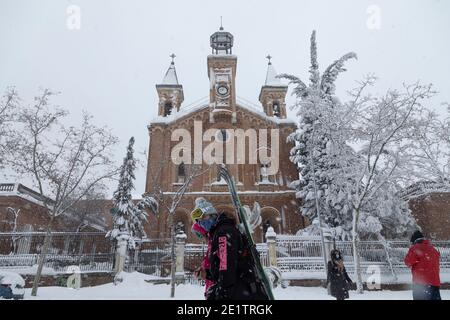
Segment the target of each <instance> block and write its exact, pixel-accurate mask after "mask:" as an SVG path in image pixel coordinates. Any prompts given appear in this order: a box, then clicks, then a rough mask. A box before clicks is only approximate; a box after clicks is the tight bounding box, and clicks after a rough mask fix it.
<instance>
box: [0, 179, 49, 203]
mask: <svg viewBox="0 0 450 320" xmlns="http://www.w3.org/2000/svg"><path fill="white" fill-rule="evenodd" d="M0 196H17V197H20V198H22V199H25V200H27V201H29V202H32V203H34V204H37V205H39V206H41V207H45V204H44V199H45V200H47V203H48V205H49V206H51V205H52V204H53V202H54V201H53V200H52V199H50V198H47V197H43V196H42V195H41V194H40V193H39V192H36V191H34V190H32V189H30V188H28V187H26V186H24V185H22V184H20V183H0Z"/></svg>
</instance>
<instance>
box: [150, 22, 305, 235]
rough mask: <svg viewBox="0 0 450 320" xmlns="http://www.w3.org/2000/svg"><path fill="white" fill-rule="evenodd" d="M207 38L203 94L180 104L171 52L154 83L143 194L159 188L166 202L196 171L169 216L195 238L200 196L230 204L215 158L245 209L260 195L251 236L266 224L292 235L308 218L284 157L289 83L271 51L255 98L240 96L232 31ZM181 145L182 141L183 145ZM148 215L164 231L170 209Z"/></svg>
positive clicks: (289, 126) (290, 125) (153, 229)
mask: <svg viewBox="0 0 450 320" xmlns="http://www.w3.org/2000/svg"><path fill="white" fill-rule="evenodd" d="M210 45H211V48H212V52H211V54H210V55H208V57H207V68H208V69H207V70H208V77H209V82H210V90H209V99H208V100H207V101H204V102H200V103H198V104H197V105H193V106H192V105H191V106H187V107H185V106H183V101H184V93H183V85H182V84H180V83H179V82H178V77H177V73H176V69H175V63H174V61H173V59H174V57H175V56H174V55H172V62H171V64H170V66H169V68H168V70H167V72H166V74H165V76H164V78H163V80H162V82H161V83H160V84H157V85H156V90H157V92H158V97H159V101H158V104H157V108H158V116H157V117H156V118H155V119H153V120H152V122H151V123H150V124H149V125H148V133H149V137H150V141H149V152H148V167H147V180H146V187H145V194H148V195H151V194H153V193H154V192H155V190H157V189H158V190H161V191H162V192H163V193H164V197H165V199H167V200H168V202H170V200H169V199H170V197H172V196H173V195H174V194H175V193H176V192H177V191H178V190H179V189H180V187H181V186H182V185H183V184H184V182H185V181H186V179H188V178H189V176H190V175H192V173H193V172H196V175H195V176H194V177H193V180H192V183H191V184H190V187H189V188H188V189H187V190H186V193H185V194H184V197H183V198H182V200H181V202H180V203H179V205H178V207H177V209H176V212H175V215H174V222H175V223H176V225H177V227H178V228H180V229H182V230H183V231H184V232H185V233H186V235H187V236H188V242H195V239H194V237H193V236H192V234H191V232H190V228H191V226H192V222H191V221H190V212H191V211H192V210H193V208H194V202H195V199H196V198H197V197H204V198H206V199H207V200H208V201H210V202H211V203H212V204H213V205H214V206H215V207H216V209H217V210H218V211H220V210H227V211H229V212H234V211H235V210H234V208H233V206H232V203H231V197H230V194H229V192H228V188H227V185H226V184H225V183H224V182H223V181H218V179H217V163H225V164H226V165H227V167H228V169H229V171H230V172H231V174H232V175H233V177H234V179H235V182H236V185H237V189H238V194H239V197H240V200H241V202H242V203H243V204H244V205H248V206H249V207H250V208H253V207H254V206H255V202H257V203H258V204H259V206H260V208H261V217H262V223H261V225H260V226H259V227H258V228H257V230H256V232H255V234H254V238H255V241H256V242H262V241H264V239H265V238H264V234H265V231H266V230H267V228H268V227H269V226H272V227H273V228H274V230H275V232H276V233H283V234H295V233H296V232H297V231H298V230H299V229H301V228H304V227H305V223H306V221H304V219H303V218H302V217H301V215H300V213H299V209H298V200H297V199H296V197H295V191H294V190H292V189H291V188H289V184H290V183H291V182H292V181H294V180H296V179H298V172H297V169H296V167H295V165H294V164H293V163H292V162H291V161H290V160H289V152H290V150H291V148H292V144H290V143H288V142H286V138H287V137H288V135H289V134H290V133H292V132H294V131H295V130H296V123H295V121H294V120H292V119H288V118H287V115H286V103H285V97H286V93H287V90H288V88H287V86H286V85H284V84H282V83H281V81H280V80H279V79H278V78H277V77H276V75H277V73H276V71H275V69H274V66H273V64H272V63H271V61H270V58H271V57H270V56H268V59H269V62H268V65H267V75H266V79H265V81H264V82H262V86H261V91H260V94H259V102H260V104H258V105H257V104H253V103H251V102H248V101H246V100H245V99H243V98H240V97H239V96H238V93H239V88H236V76H237V56H236V55H234V54H233V52H232V50H233V35H232V34H231V33H229V32H226V31H225V30H224V29H223V27H220V30H219V31H217V32H215V33H214V34H212V35H211V37H210ZM205 80H206V79H205ZM254 80H255V79H249V81H254ZM261 80H263V79H261ZM211 129H215V131H214V130H211ZM211 132H216V133H215V134H214V133H213V134H211ZM199 134H200V135H199ZM186 135H187V137H186ZM239 135H240V136H239ZM239 138H240V140H239ZM214 143H215V146H217V143H219V144H220V145H221V146H222V145H223V149H221V150H218V148H214V147H211V144H214ZM180 145H184V146H185V147H186V148H184V149H183V148H182V149H180V148H179V147H180ZM177 148H178V149H177ZM177 150H178V151H177ZM211 150H213V151H214V152H212V153H211V157H212V160H211V159H206V158H205V154H209V152H208V151H211ZM174 154H177V157H174ZM235 155H237V157H235ZM242 158H245V159H242ZM255 159H256V161H255ZM275 162H276V165H275ZM150 219H151V221H150V223H149V224H147V228H146V229H148V230H147V234H148V236H149V237H150V238H166V237H168V236H169V232H170V228H169V225H168V220H169V219H168V212H167V208H165V207H164V206H161V208H160V213H159V215H158V216H157V217H153V216H152V217H150Z"/></svg>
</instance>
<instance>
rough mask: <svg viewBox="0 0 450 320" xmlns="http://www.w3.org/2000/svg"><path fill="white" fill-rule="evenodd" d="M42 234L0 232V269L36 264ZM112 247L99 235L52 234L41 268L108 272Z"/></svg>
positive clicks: (43, 234) (43, 237)
mask: <svg viewBox="0 0 450 320" xmlns="http://www.w3.org/2000/svg"><path fill="white" fill-rule="evenodd" d="M45 235H46V234H45V232H18V233H0V268H1V269H18V268H19V269H23V268H27V267H33V266H35V265H37V264H38V261H39V256H40V253H41V250H42V248H43V246H44V240H45ZM113 260H114V248H113V246H112V243H111V241H110V240H109V239H106V238H105V233H102V232H89V233H87V232H83V233H78V232H52V233H51V235H50V238H49V249H48V251H47V255H46V259H45V264H44V267H45V268H48V269H50V270H51V271H53V272H58V273H59V272H65V271H66V270H67V267H68V266H73V265H76V266H78V267H79V268H80V270H81V271H111V270H112V268H113V263H114V261H113Z"/></svg>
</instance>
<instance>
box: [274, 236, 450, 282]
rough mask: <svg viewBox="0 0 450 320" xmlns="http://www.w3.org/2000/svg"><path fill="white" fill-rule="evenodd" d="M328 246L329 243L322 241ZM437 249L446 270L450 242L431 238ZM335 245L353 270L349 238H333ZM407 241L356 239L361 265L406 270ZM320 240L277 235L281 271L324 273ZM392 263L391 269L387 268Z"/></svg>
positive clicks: (347, 267)
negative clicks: (346, 239)
mask: <svg viewBox="0 0 450 320" xmlns="http://www.w3.org/2000/svg"><path fill="white" fill-rule="evenodd" d="M326 244H327V247H328V248H332V246H333V244H332V243H330V242H328V243H326ZM432 244H433V246H434V247H435V248H436V249H437V250H438V251H439V252H440V255H441V261H440V267H441V270H443V271H444V272H450V241H433V242H432ZM335 245H336V248H337V249H339V250H340V251H341V253H342V255H343V257H344V262H345V265H346V269H347V270H348V271H349V272H353V271H354V262H353V261H354V260H353V247H352V242H351V241H336V243H335ZM409 247H410V243H409V242H408V241H386V242H385V243H383V242H381V241H360V242H359V244H358V252H359V256H360V263H361V267H362V268H367V267H368V266H373V265H377V266H379V267H380V269H381V271H382V272H383V273H392V272H394V273H409V272H410V270H409V268H408V267H407V266H406V265H405V264H404V258H405V256H406V254H407V252H408V249H409ZM322 257H323V256H322V247H321V241H320V239H319V238H318V237H298V236H284V235H283V236H277V263H278V267H279V268H280V269H281V271H282V272H293V271H303V272H325V270H324V266H323V258H322ZM391 266H392V268H391Z"/></svg>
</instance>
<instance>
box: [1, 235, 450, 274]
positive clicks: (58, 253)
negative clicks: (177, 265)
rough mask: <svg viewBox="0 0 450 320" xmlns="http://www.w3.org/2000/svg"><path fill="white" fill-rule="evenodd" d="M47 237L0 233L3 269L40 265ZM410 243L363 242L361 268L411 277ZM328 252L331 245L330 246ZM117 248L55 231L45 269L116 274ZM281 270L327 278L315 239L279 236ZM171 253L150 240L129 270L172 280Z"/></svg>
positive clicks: (447, 261)
mask: <svg viewBox="0 0 450 320" xmlns="http://www.w3.org/2000/svg"><path fill="white" fill-rule="evenodd" d="M44 238H45V233H44V232H18V233H0V269H26V268H30V267H35V265H36V264H38V259H39V254H40V252H41V248H42V246H43V244H44ZM432 243H433V246H434V247H435V248H436V249H437V250H438V251H439V252H440V254H441V265H440V266H441V271H442V272H450V241H433V242H432ZM335 245H336V247H337V248H338V249H339V250H340V251H341V252H342V255H343V257H344V262H345V266H346V268H347V270H348V271H349V272H353V271H354V266H353V250H352V243H351V242H350V241H336V243H335ZM409 246H410V244H409V242H408V241H386V242H384V243H383V242H380V241H360V242H359V247H358V250H359V253H360V261H361V267H362V268H367V267H368V266H372V265H377V266H379V267H380V269H381V271H382V272H383V273H393V272H395V273H396V274H401V273H409V272H410V270H409V268H407V267H406V266H405V265H404V262H403V260H404V258H405V256H406V253H407V252H408V249H409ZM256 247H257V250H258V252H259V254H260V259H261V262H262V264H263V265H264V266H269V255H268V252H269V249H268V244H267V243H259V244H257V245H256ZM326 247H327V248H331V247H332V244H331V243H327V246H326ZM114 250H115V248H114V246H113V243H112V242H111V241H110V240H109V239H108V238H105V233H102V232H92V233H86V232H81V233H77V232H53V233H52V235H51V239H50V249H49V251H48V254H47V257H46V262H45V265H44V266H45V267H46V268H50V270H51V271H53V272H55V273H61V272H66V271H67V267H68V266H73V265H75V266H78V267H79V268H80V270H81V271H82V272H113V267H114V257H115V251H114ZM206 251H207V245H206V244H189V243H188V244H185V247H184V271H185V278H186V279H187V281H188V282H189V281H190V282H192V283H194V282H195V283H197V282H198V281H197V280H196V279H194V277H193V271H194V270H195V269H196V268H197V267H198V266H200V265H201V263H202V261H203V257H204V256H205V254H206ZM276 254H277V266H278V268H279V269H280V270H281V271H282V272H284V273H287V272H288V273H292V272H294V273H295V272H303V273H309V274H311V273H318V272H319V273H325V270H324V265H323V258H322V246H321V242H320V239H319V238H317V237H299V236H286V235H278V236H277V238H276ZM170 268H171V250H170V240H169V239H152V240H149V239H146V240H143V241H141V242H140V243H139V244H138V245H137V247H136V249H135V250H133V251H130V252H129V254H128V258H127V261H126V265H125V270H126V271H138V272H142V273H145V274H149V275H154V276H155V277H158V278H167V277H169V276H170Z"/></svg>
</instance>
